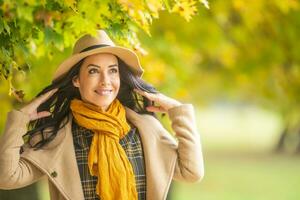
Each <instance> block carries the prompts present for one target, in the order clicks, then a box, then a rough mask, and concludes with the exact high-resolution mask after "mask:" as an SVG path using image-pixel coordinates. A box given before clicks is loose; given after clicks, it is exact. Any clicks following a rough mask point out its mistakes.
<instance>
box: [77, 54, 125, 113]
mask: <svg viewBox="0 0 300 200" xmlns="http://www.w3.org/2000/svg"><path fill="white" fill-rule="evenodd" d="M73 85H74V86H75V87H78V88H79V92H80V95H81V99H82V100H83V101H85V102H88V103H91V104H94V105H96V106H99V107H101V108H102V110H103V111H106V110H107V108H108V106H109V105H110V104H111V103H112V102H113V100H114V99H115V98H116V97H117V94H118V92H119V88H120V74H119V66H118V59H117V57H116V56H115V55H113V54H109V53H99V54H94V55H91V56H88V57H86V58H85V59H84V61H83V63H82V66H81V68H80V71H79V75H78V76H75V77H74V78H73Z"/></svg>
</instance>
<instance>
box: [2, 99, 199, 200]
mask: <svg viewBox="0 0 300 200" xmlns="http://www.w3.org/2000/svg"><path fill="white" fill-rule="evenodd" d="M126 113H127V119H128V120H129V121H130V122H131V123H132V124H134V125H135V126H136V127H137V128H138V130H139V134H140V135H141V140H142V145H143V149H144V158H145V164H146V177H147V200H164V199H166V197H167V193H168V190H169V187H170V183H171V180H172V179H174V180H180V181H188V182H196V181H199V180H200V179H201V178H202V177H203V175H204V170H203V159H202V151H201V145H200V137H199V134H198V132H197V129H196V121H195V117H194V110H193V106H192V105H190V104H184V105H181V106H178V107H175V108H172V109H170V110H169V113H168V114H169V118H170V120H171V122H172V128H173V130H174V132H175V133H176V138H177V140H176V139H174V137H172V136H171V135H170V133H168V132H167V131H166V130H165V129H164V128H163V127H162V125H161V123H160V122H159V121H158V120H157V119H155V118H154V117H152V116H150V115H140V114H137V113H136V112H134V111H132V110H130V109H128V108H126ZM28 122H29V118H28V116H27V115H24V114H23V113H22V112H20V111H17V110H13V111H11V112H10V113H8V117H7V122H6V128H5V130H4V133H3V135H2V137H1V139H0V177H1V178H0V189H15V188H20V187H24V186H26V185H29V184H31V183H33V182H36V181H38V180H39V179H41V178H42V177H44V176H47V178H48V180H49V191H50V196H51V200H66V199H68V200H83V199H84V196H83V191H82V187H81V181H80V175H79V172H78V167H77V163H76V157H75V151H74V146H73V139H72V134H71V123H70V122H71V120H69V122H68V123H67V125H66V126H65V127H64V128H63V129H61V130H60V131H59V132H58V135H57V136H56V137H55V139H54V140H53V141H51V142H50V143H49V144H48V145H46V146H45V147H44V148H43V149H41V150H38V151H34V150H33V149H30V148H26V146H24V150H25V151H24V152H23V153H22V154H21V155H20V153H19V152H20V147H21V146H22V145H23V140H22V137H21V136H22V135H23V134H24V133H25V132H26V124H27V123H28Z"/></svg>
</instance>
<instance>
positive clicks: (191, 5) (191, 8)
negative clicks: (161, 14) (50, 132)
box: [171, 0, 197, 21]
mask: <svg viewBox="0 0 300 200" xmlns="http://www.w3.org/2000/svg"><path fill="white" fill-rule="evenodd" d="M195 4H196V2H195V1H193V0H192V1H189V0H182V1H178V2H176V4H175V5H174V7H173V8H172V10H171V12H172V13H179V15H180V16H182V17H184V18H185V20H186V21H190V20H191V18H192V16H193V15H195V14H196V13H197V7H196V6H195Z"/></svg>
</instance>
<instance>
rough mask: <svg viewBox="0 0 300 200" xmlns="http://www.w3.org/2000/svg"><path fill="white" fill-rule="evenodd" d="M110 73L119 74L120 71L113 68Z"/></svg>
mask: <svg viewBox="0 0 300 200" xmlns="http://www.w3.org/2000/svg"><path fill="white" fill-rule="evenodd" d="M110 72H112V73H118V69H116V68H112V69H110Z"/></svg>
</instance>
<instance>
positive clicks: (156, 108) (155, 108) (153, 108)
mask: <svg viewBox="0 0 300 200" xmlns="http://www.w3.org/2000/svg"><path fill="white" fill-rule="evenodd" d="M146 109H147V111H149V112H162V113H165V112H167V111H166V110H165V109H164V108H163V107H161V106H148V107H146Z"/></svg>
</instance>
